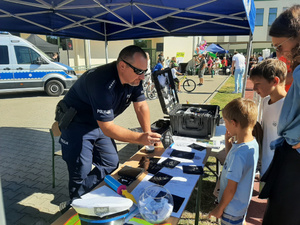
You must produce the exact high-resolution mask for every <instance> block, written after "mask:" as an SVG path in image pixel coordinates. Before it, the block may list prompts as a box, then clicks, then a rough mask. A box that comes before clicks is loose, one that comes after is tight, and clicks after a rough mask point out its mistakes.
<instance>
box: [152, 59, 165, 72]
mask: <svg viewBox="0 0 300 225" xmlns="http://www.w3.org/2000/svg"><path fill="white" fill-rule="evenodd" d="M164 61H165V59H164V58H158V61H157V64H156V65H155V66H154V68H153V70H152V72H155V71H158V70H163V69H164V66H163V64H164Z"/></svg>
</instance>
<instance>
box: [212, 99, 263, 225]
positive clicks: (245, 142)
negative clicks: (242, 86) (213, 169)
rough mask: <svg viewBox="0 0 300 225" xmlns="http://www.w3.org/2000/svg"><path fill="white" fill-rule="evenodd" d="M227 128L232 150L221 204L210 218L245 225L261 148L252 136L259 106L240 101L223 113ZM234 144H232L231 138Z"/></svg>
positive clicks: (226, 224) (228, 146) (222, 181)
mask: <svg viewBox="0 0 300 225" xmlns="http://www.w3.org/2000/svg"><path fill="white" fill-rule="evenodd" d="M222 114H223V118H224V121H225V126H226V129H227V131H226V135H225V139H226V147H225V148H226V149H230V150H229V152H228V154H227V156H226V159H225V163H224V166H223V170H222V175H221V179H220V193H219V204H218V205H217V207H216V208H215V209H213V210H212V211H211V212H210V214H209V217H211V216H215V217H217V218H221V224H222V225H229V224H235V225H238V224H241V225H242V224H243V222H244V219H245V215H246V212H247V208H248V205H249V203H250V199H251V197H252V190H253V183H254V177H255V170H256V165H257V161H258V155H259V152H258V144H257V142H256V139H255V138H254V137H253V135H252V130H253V127H254V126H255V124H256V119H257V114H258V110H257V106H256V104H255V103H254V102H253V101H252V100H249V99H244V98H237V99H234V100H232V101H231V102H229V103H228V104H227V105H226V106H225V107H224V109H223V111H222ZM233 136H235V140H236V141H235V142H233V143H232V144H231V142H230V139H231V137H233Z"/></svg>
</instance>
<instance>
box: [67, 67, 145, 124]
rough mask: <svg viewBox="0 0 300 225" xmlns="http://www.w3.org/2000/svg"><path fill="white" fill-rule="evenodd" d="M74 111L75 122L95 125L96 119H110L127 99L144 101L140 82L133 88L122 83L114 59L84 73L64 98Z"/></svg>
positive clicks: (127, 101) (124, 104)
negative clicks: (75, 112)
mask: <svg viewBox="0 0 300 225" xmlns="http://www.w3.org/2000/svg"><path fill="white" fill-rule="evenodd" d="M64 100H65V102H66V104H67V105H68V106H69V107H74V108H75V109H76V110H77V114H76V118H75V121H76V120H77V121H80V122H83V123H87V124H89V125H92V126H93V127H95V128H96V127H98V124H97V120H99V121H103V122H107V121H112V120H113V119H114V118H115V117H117V116H118V115H120V114H121V113H122V112H123V111H124V110H125V109H126V108H127V107H128V106H129V105H130V103H131V102H140V101H144V100H145V96H144V93H143V87H142V82H141V83H140V84H139V86H137V87H133V86H130V85H129V84H124V85H122V83H121V81H120V78H119V75H118V71H117V64H116V62H112V63H109V64H106V65H103V66H100V67H97V68H94V69H91V70H88V71H87V72H85V73H84V74H83V75H82V76H81V77H80V78H79V79H78V80H77V81H76V83H75V84H74V85H73V86H72V87H71V89H70V90H69V91H68V92H67V94H66V95H65V97H64Z"/></svg>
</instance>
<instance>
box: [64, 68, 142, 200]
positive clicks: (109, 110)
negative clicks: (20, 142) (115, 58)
mask: <svg viewBox="0 0 300 225" xmlns="http://www.w3.org/2000/svg"><path fill="white" fill-rule="evenodd" d="M63 100H64V101H65V103H66V104H67V105H68V106H69V107H73V108H75V109H76V110H77V114H76V116H75V117H74V119H73V120H72V122H71V123H70V124H69V126H68V127H67V128H66V129H62V135H61V138H60V143H61V145H62V153H63V159H64V160H65V161H66V163H67V165H68V170H69V192H70V198H71V199H74V198H78V197H80V196H81V195H82V194H84V193H86V192H88V191H90V190H91V189H93V188H94V187H95V186H96V185H97V184H99V183H100V182H101V181H102V180H103V179H104V177H105V175H106V174H110V173H111V172H113V171H114V170H115V169H116V168H117V167H118V164H119V157H118V154H117V148H116V144H115V142H114V140H113V139H111V138H109V137H107V136H105V135H104V134H103V132H102V131H101V129H100V128H99V126H98V124H97V120H99V121H102V122H107V121H112V120H113V119H114V118H115V117H117V116H118V115H119V114H121V113H122V112H123V111H124V110H125V109H126V108H127V107H128V106H129V105H130V103H131V102H139V101H144V100H145V96H144V94H143V88H142V82H141V83H140V85H139V86H137V87H133V86H130V85H128V84H124V85H122V84H121V82H120V79H119V76H118V71H117V64H116V62H112V63H109V64H106V65H103V66H100V67H97V68H96V69H92V70H89V71H87V72H86V73H84V74H83V75H82V76H81V77H80V79H78V81H76V83H75V84H74V85H73V86H72V88H71V89H70V90H69V91H68V93H67V94H66V95H65V97H64V99H63ZM92 164H93V165H95V168H94V169H93V170H91V168H92Z"/></svg>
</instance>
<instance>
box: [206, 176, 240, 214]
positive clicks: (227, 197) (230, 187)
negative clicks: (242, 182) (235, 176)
mask: <svg viewBox="0 0 300 225" xmlns="http://www.w3.org/2000/svg"><path fill="white" fill-rule="evenodd" d="M237 185H238V183H237V182H235V181H233V180H230V179H228V184H227V186H226V188H225V190H224V193H223V195H222V199H221V201H220V203H219V204H218V205H217V207H216V208H214V209H213V210H212V211H211V212H210V213H209V215H208V216H209V218H210V217H211V216H214V217H216V218H221V216H222V214H223V212H224V209H225V208H226V206H227V205H228V204H229V202H231V200H232V199H233V196H234V194H235V192H236V189H237Z"/></svg>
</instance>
